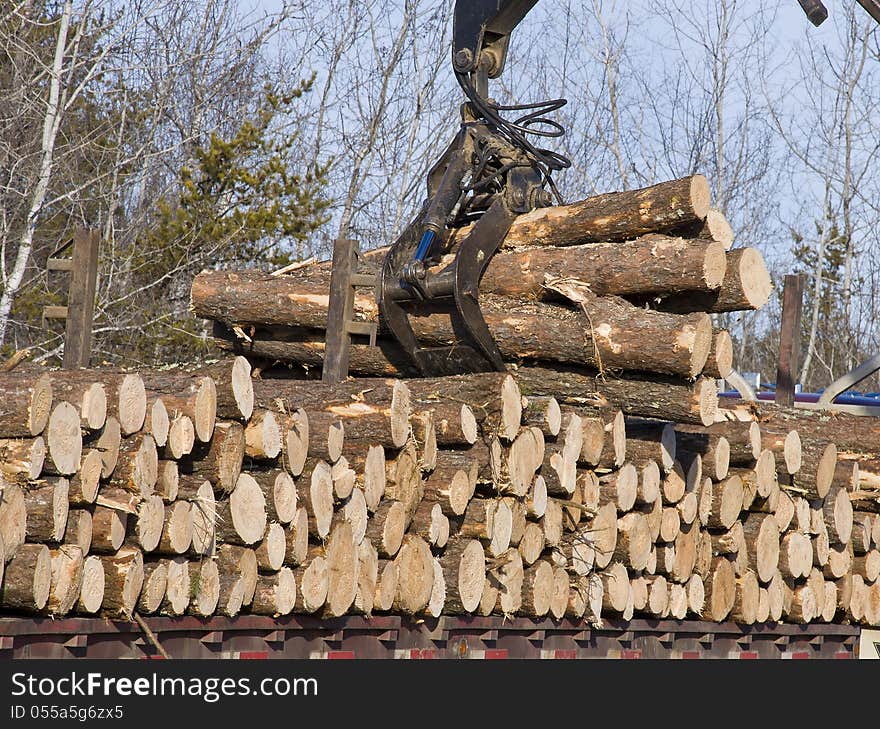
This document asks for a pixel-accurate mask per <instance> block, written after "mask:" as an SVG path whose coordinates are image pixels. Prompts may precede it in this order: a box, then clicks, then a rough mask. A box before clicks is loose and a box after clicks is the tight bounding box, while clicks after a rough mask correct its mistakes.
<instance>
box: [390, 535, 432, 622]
mask: <svg viewBox="0 0 880 729" xmlns="http://www.w3.org/2000/svg"><path fill="white" fill-rule="evenodd" d="M394 560H395V562H396V563H397V569H398V583H397V593H396V594H395V596H394V603H393V609H394V610H395V611H397V612H400V613H402V614H404V615H415V614H417V613H420V612H422V611H423V610H424V609H425V608H426V607H427V606H428V601H429V600H430V599H431V589H432V587H433V585H434V562H433V556H432V554H431V548H430V547H429V546H428V543H427V542H426V541H425V540H424V539H421V538H420V537H417V536H415V535H412V534H407V535H405V536H404V538H403V544H402V545H401V547H400V551H399V552H398V553H397V556H396V557H395V558H394Z"/></svg>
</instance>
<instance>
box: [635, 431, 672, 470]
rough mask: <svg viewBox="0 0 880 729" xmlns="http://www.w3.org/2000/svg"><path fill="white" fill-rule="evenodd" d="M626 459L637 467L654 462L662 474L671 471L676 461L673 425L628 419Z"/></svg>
mask: <svg viewBox="0 0 880 729" xmlns="http://www.w3.org/2000/svg"><path fill="white" fill-rule="evenodd" d="M626 457H627V460H629V461H630V462H632V463H635V464H637V465H641V464H643V463H647V462H648V461H655V462H656V463H657V464H658V465H659V466H660V467H661V469H662V470H663V472H664V473H668V472H669V471H671V470H672V467H673V465H674V464H675V459H676V434H675V428H674V426H673V424H672V423H666V422H662V421H649V420H635V419H628V420H627V423H626Z"/></svg>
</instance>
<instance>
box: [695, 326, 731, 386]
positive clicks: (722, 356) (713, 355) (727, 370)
mask: <svg viewBox="0 0 880 729" xmlns="http://www.w3.org/2000/svg"><path fill="white" fill-rule="evenodd" d="M732 372H733V339H732V338H731V336H730V332H728V331H726V330H724V329H720V330H716V331H715V333H714V335H713V336H712V347H711V349H710V350H709V356H708V357H707V358H706V364H705V365H704V366H703V372H702V374H703V375H704V376H706V377H714V378H727V377H729V376H730V374H731V373H732Z"/></svg>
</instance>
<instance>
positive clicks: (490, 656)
mask: <svg viewBox="0 0 880 729" xmlns="http://www.w3.org/2000/svg"><path fill="white" fill-rule="evenodd" d="M483 658H485V659H486V660H490V661H491V660H498V659H504V658H507V648H487V649H486V653H485V655H484V656H483Z"/></svg>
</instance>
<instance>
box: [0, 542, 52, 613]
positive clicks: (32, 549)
mask: <svg viewBox="0 0 880 729" xmlns="http://www.w3.org/2000/svg"><path fill="white" fill-rule="evenodd" d="M51 584H52V555H51V552H50V551H49V548H48V547H47V546H46V545H45V544H22V545H21V546H20V547H19V548H18V549H17V550H16V552H15V554H14V556H13V557H12V559H10V560H9V562H8V564H7V565H6V569H5V571H4V575H3V583H2V585H0V605H3V607H5V608H8V609H11V610H21V611H23V612H27V613H35V612H39V611H41V610H42V609H43V608H44V607H45V606H46V602H47V600H48V599H49V592H50V589H51Z"/></svg>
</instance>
